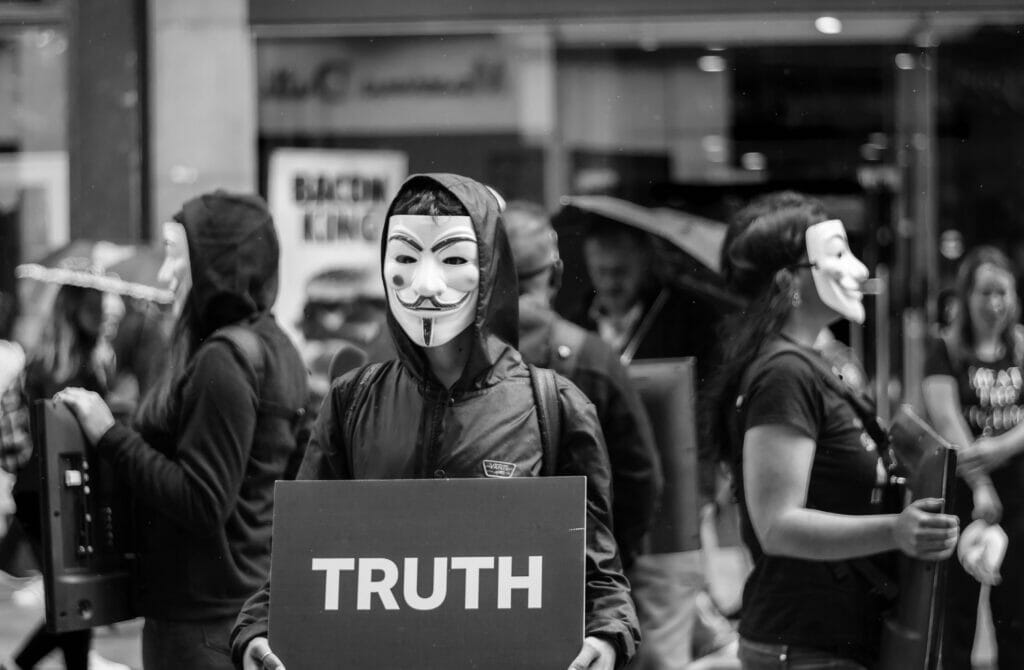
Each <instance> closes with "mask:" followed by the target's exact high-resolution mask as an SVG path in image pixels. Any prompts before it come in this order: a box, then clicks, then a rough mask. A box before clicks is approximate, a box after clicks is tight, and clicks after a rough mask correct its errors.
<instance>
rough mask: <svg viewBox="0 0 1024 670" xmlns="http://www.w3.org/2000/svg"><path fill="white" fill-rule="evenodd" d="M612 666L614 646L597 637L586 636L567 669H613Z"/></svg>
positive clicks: (613, 664)
mask: <svg viewBox="0 0 1024 670" xmlns="http://www.w3.org/2000/svg"><path fill="white" fill-rule="evenodd" d="M614 667H615V648H614V647H612V645H610V644H608V643H607V642H605V641H604V640H602V639H601V638H599V637H586V638H584V640H583V648H582V649H580V653H579V654H578V655H577V656H576V658H574V659H573V661H572V664H571V665H570V666H569V670H613V668H614Z"/></svg>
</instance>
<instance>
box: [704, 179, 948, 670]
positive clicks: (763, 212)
mask: <svg viewBox="0 0 1024 670" xmlns="http://www.w3.org/2000/svg"><path fill="white" fill-rule="evenodd" d="M723 255H724V258H723V260H724V262H723V267H724V270H725V274H726V277H727V279H728V281H729V284H730V285H731V287H732V288H733V290H735V291H736V292H737V293H739V294H741V295H743V296H744V297H746V299H747V300H748V304H747V306H746V308H745V309H743V310H740V311H739V313H737V314H736V315H735V316H734V317H733V318H732V319H731V321H729V322H727V323H726V324H725V327H724V331H723V332H724V333H725V335H726V336H725V344H724V356H723V360H724V361H725V363H724V364H723V366H722V367H721V368H720V372H719V376H718V377H717V379H716V381H715V383H714V386H713V390H712V396H711V404H710V408H709V409H710V411H711V416H710V418H711V419H712V423H713V432H714V433H715V436H716V438H717V441H716V444H722V445H728V446H729V449H728V451H727V453H726V454H724V456H725V457H726V458H728V460H729V461H730V462H731V464H732V466H733V470H734V474H735V481H736V482H737V493H738V498H739V501H740V509H741V514H742V534H743V539H744V542H745V543H746V544H747V546H748V547H749V548H750V550H751V553H752V556H753V559H754V569H753V571H752V572H751V574H750V576H749V578H748V580H747V583H746V585H745V588H744V594H743V610H742V612H743V615H742V619H741V621H740V635H741V640H740V659H741V661H742V663H743V667H744V668H745V669H747V670H755V669H756V670H760V669H762V668H764V669H767V668H779V667H788V668H846V669H855V668H866V667H870V666H871V665H872V664H873V663H874V662H875V661H876V659H877V655H878V645H879V640H880V635H881V630H882V618H881V615H882V603H880V602H878V601H877V600H876V596H874V595H873V594H872V589H873V584H872V582H871V580H870V579H869V578H868V577H867V572H868V568H867V567H866V566H867V565H871V566H874V565H875V563H876V562H877V560H878V558H877V557H878V555H879V554H882V553H884V552H889V551H892V550H896V549H898V550H901V551H903V552H904V553H906V554H908V555H910V556H914V557H916V558H922V559H928V560H939V559H943V558H946V557H947V556H949V555H950V553H952V551H953V550H954V548H955V544H956V538H957V526H956V519H955V517H952V516H948V515H944V514H938V513H936V511H937V510H938V509H939V506H940V501H938V500H931V499H928V500H922V501H918V502H916V503H914V504H913V505H911V506H909V507H907V508H906V509H904V510H903V511H902V512H901V513H900V514H882V513H880V511H881V509H880V501H881V493H882V487H883V486H884V485H885V482H886V469H885V466H884V463H883V461H882V458H881V453H880V450H879V449H878V447H877V444H876V440H875V439H873V438H872V435H871V434H869V430H870V431H871V432H873V433H875V435H876V436H877V437H878V439H883V436H882V435H881V434H880V432H879V431H876V430H874V427H876V426H877V423H876V422H874V421H873V417H870V416H867V415H866V414H867V412H864V411H863V410H862V408H861V406H860V403H859V402H855V400H854V398H855V396H854V395H853V394H852V393H847V392H846V387H843V385H842V384H843V383H842V382H841V381H840V380H839V379H838V378H836V377H831V378H830V377H826V375H832V372H831V370H830V368H829V367H828V366H826V365H823V364H822V362H821V360H820V354H818V352H817V351H815V350H814V349H813V348H812V346H813V344H814V342H815V340H816V338H817V337H818V334H819V333H820V332H821V330H822V329H824V328H826V327H827V326H828V325H829V324H830V323H832V322H834V321H836V320H838V319H840V318H846V319H850V320H852V321H856V322H861V321H863V319H864V306H863V305H862V303H861V290H860V287H861V284H862V283H863V282H864V280H865V279H867V269H866V268H865V267H864V265H863V264H862V263H861V262H860V261H859V260H858V259H857V258H856V257H855V256H854V255H853V253H852V252H851V251H850V248H849V243H848V240H847V236H846V231H845V228H844V226H843V224H842V222H841V221H838V220H836V219H830V218H829V217H828V215H827V214H826V213H825V211H824V209H823V207H822V205H821V203H819V202H818V201H816V200H813V199H810V198H807V197H805V196H802V195H799V194H797V193H792V192H786V193H780V194H773V195H770V196H764V197H762V198H761V199H759V200H756V201H755V202H753V203H752V204H751V205H749V206H748V207H747V208H746V209H745V210H743V211H741V212H740V213H739V215H738V216H737V217H736V220H735V221H734V222H733V224H732V226H731V228H730V230H729V234H728V236H727V239H726V246H725V247H724V250H723Z"/></svg>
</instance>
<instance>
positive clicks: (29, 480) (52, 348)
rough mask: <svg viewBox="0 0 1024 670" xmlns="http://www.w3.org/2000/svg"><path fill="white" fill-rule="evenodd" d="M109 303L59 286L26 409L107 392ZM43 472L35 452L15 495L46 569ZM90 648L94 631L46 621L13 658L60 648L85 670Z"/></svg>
mask: <svg viewBox="0 0 1024 670" xmlns="http://www.w3.org/2000/svg"><path fill="white" fill-rule="evenodd" d="M106 305H107V302H106V301H105V299H104V294H103V293H101V292H100V291H97V290H95V289H91V288H83V287H80V286H61V287H60V289H59V290H58V291H57V295H56V297H55V298H54V302H53V308H52V310H51V313H50V318H49V320H48V321H47V322H46V324H45V326H44V327H43V330H42V334H41V336H40V339H39V342H38V344H37V345H36V347H35V348H34V349H33V350H32V351H31V352H30V354H29V357H28V362H27V364H26V366H25V390H24V397H25V403H26V405H31V403H32V402H34V401H35V400H39V399H43V398H49V397H51V396H52V395H53V394H54V393H55V392H57V391H58V390H60V389H62V388H64V387H65V386H68V385H74V386H81V387H83V388H87V389H89V390H90V391H93V392H95V393H97V394H99V395H105V394H106V393H107V391H108V390H109V379H110V376H111V375H112V374H113V370H114V360H113V356H112V355H111V353H112V352H111V349H110V344H109V342H108V341H107V340H106V339H104V331H105V330H109V328H108V327H107V323H106V322H107V321H108V320H109V319H110V318H111V317H110V315H109V314H108V311H107V310H106V309H105V306H106ZM39 468H40V463H39V455H38V454H36V453H32V454H31V456H29V458H28V460H27V461H25V462H24V464H22V465H21V466H20V467H19V468H18V469H17V479H16V480H15V485H14V491H13V495H14V503H15V505H16V509H17V512H16V514H17V519H18V522H19V524H20V525H21V529H22V530H23V531H24V534H25V537H27V538H28V540H29V544H30V546H31V547H32V552H33V553H34V554H35V558H36V562H37V564H38V565H39V566H43V565H45V561H44V560H43V555H42V527H41V525H40V510H41V504H42V503H41V495H42V492H41V490H40V483H39V479H40V472H39ZM91 644H92V630H91V629H85V630H80V631H73V632H69V633H50V632H48V631H47V630H46V628H45V623H42V624H40V625H39V627H38V628H37V629H36V631H35V632H34V633H33V634H32V635H31V636H30V637H29V639H28V640H26V641H25V643H24V644H23V645H22V647H21V649H20V650H19V651H18V652H17V653H15V654H14V656H13V658H12V660H13V663H14V664H15V666H16V667H18V668H24V669H26V670H27V669H28V668H34V667H36V664H37V663H39V662H40V661H41V660H42V659H43V658H44V657H46V656H47V655H48V654H49V653H50V652H51V651H53V650H54V649H58V648H59V649H60V650H61V652H62V653H63V655H64V664H65V665H66V666H67V667H68V668H69V670H76V669H78V670H86V668H87V667H90V663H89V656H90V652H89V648H90V646H91ZM93 660H94V662H93V663H92V666H99V665H100V664H101V663H103V662H105V660H100V659H99V658H98V657H95V656H94V659H93ZM0 667H2V665H0ZM117 667H119V668H120V667H124V666H121V665H117Z"/></svg>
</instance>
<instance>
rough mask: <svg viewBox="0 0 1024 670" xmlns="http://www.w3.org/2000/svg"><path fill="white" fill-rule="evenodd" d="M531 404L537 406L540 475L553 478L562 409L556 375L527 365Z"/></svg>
mask: <svg viewBox="0 0 1024 670" xmlns="http://www.w3.org/2000/svg"><path fill="white" fill-rule="evenodd" d="M527 367H528V368H529V370H530V385H531V386H532V387H533V402H534V404H535V405H536V406H537V421H538V422H539V423H540V443H541V450H542V452H543V456H542V462H541V475H542V476H544V477H551V476H553V475H554V474H555V473H556V471H557V469H558V446H559V441H560V440H561V438H562V407H561V402H560V400H559V398H558V380H557V379H556V377H555V375H556V373H555V372H554V371H553V370H549V369H547V368H539V367H537V366H536V365H528V366H527Z"/></svg>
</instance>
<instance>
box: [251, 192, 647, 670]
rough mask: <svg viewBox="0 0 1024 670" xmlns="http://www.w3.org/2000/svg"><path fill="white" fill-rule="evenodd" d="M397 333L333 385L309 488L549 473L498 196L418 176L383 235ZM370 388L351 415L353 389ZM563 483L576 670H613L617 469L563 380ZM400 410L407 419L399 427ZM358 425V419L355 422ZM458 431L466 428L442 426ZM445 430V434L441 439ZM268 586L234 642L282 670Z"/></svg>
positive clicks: (629, 649) (622, 632) (633, 630)
mask: <svg viewBox="0 0 1024 670" xmlns="http://www.w3.org/2000/svg"><path fill="white" fill-rule="evenodd" d="M382 244H383V248H382V257H383V263H382V275H383V279H384V284H385V287H386V295H387V300H388V325H389V328H390V330H391V334H392V337H393V338H394V340H395V347H396V349H397V351H398V358H397V359H396V360H391V361H387V362H384V363H382V364H380V365H379V366H378V367H375V368H372V369H371V372H370V373H369V374H368V378H367V379H362V378H361V376H362V375H363V374H364V373H366V370H365V369H364V368H359V369H357V370H353V371H352V372H350V373H348V374H346V375H344V376H342V377H341V378H339V379H338V380H336V381H335V382H334V384H333V385H332V387H331V389H330V392H329V394H328V396H327V397H326V399H325V400H324V404H323V405H322V407H321V410H320V414H319V415H318V417H317V422H316V425H315V426H314V429H313V435H312V438H311V440H310V443H309V446H308V448H307V451H306V457H305V460H304V461H303V464H302V467H301V469H300V472H299V477H300V478H304V479H370V478H372V479H385V478H386V479H395V478H422V477H442V478H443V477H483V476H488V474H492V475H493V474H495V473H493V472H492V471H491V469H490V468H488V467H487V461H489V460H490V461H493V460H497V461H501V462H502V463H504V464H507V465H511V466H512V467H511V468H504V469H503V473H506V474H511V475H512V476H536V475H539V474H540V468H541V463H542V457H543V451H542V446H541V445H542V443H541V438H540V424H539V422H538V419H537V408H536V405H535V402H534V398H533V393H532V390H531V383H530V379H529V374H530V373H529V370H528V368H527V367H526V364H525V363H523V360H522V357H521V356H520V354H519V352H518V351H516V349H515V344H516V343H517V340H518V290H517V287H516V276H515V268H514V266H513V262H512V255H511V253H510V250H509V246H508V241H507V240H506V237H505V230H504V227H503V226H502V223H501V215H500V205H499V202H498V199H497V198H496V196H495V194H494V193H493V192H492V191H490V190H489V189H487V188H486V187H484V186H483V185H481V184H479V183H477V182H475V181H473V180H471V179H467V178H465V177H460V176H457V175H450V174H433V175H416V176H413V177H410V178H409V179H408V180H407V181H406V182H405V184H403V186H402V187H401V189H399V192H398V195H397V196H396V197H395V200H394V201H393V202H392V204H391V207H390V208H389V210H388V218H387V223H386V226H385V229H384V235H383V241H382ZM355 383H365V384H366V386H365V393H361V394H360V398H361V400H360V401H359V402H357V403H355V404H354V405H353V406H351V407H349V406H348V403H347V402H346V400H347V399H348V398H350V397H351V387H352V385H353V384H355ZM557 385H558V393H559V401H560V406H561V408H562V416H561V423H562V438H561V440H560V444H559V447H558V453H559V459H558V468H557V472H558V474H561V475H585V476H587V480H588V485H587V541H586V590H585V592H586V613H585V628H586V631H585V636H586V637H585V640H584V643H583V647H582V649H581V651H580V653H579V655H578V656H577V657H576V658H575V659H565V663H566V665H567V666H569V665H570V663H571V667H572V668H577V669H583V668H595V669H601V670H609V669H610V668H612V667H613V666H615V665H622V664H625V663H626V662H628V661H629V659H630V658H631V657H632V656H633V653H634V651H635V649H636V645H637V642H638V640H639V631H638V629H637V623H636V613H635V611H634V608H633V603H632V601H631V599H630V597H629V586H628V583H627V582H626V580H625V578H624V577H623V576H622V571H621V565H620V562H619V557H618V552H617V550H616V545H615V540H614V538H613V536H612V533H611V531H610V530H609V528H610V526H611V519H610V513H609V512H610V502H609V477H610V474H609V465H608V457H607V453H606V451H605V446H604V440H603V437H602V435H601V427H600V424H599V423H598V420H597V416H596V414H595V413H594V409H593V405H592V404H591V403H590V402H589V401H588V400H587V399H586V398H585V397H584V396H583V394H582V393H581V392H580V391H579V390H578V389H577V388H576V387H575V386H574V385H572V384H571V383H570V382H568V381H567V380H565V379H564V378H562V377H558V380H557ZM396 408H401V410H402V413H403V415H404V416H406V417H409V418H410V420H408V421H396V420H395V416H394V411H395V409H396ZM348 419H351V420H348ZM449 426H457V427H458V430H446V429H445V427H449ZM438 427H441V428H440V429H439V428H438ZM270 592H271V586H270V584H269V583H268V584H266V585H265V586H264V587H263V588H262V589H261V590H260V591H259V592H257V593H256V594H254V595H253V597H252V598H251V599H250V600H249V602H247V603H246V605H245V608H244V609H243V610H242V612H241V614H240V615H239V618H238V623H237V625H236V627H235V630H234V632H233V633H232V653H233V655H234V657H235V660H236V663H238V664H239V667H243V668H245V669H247V670H248V669H271V668H282V667H284V666H283V664H282V663H281V660H280V659H278V658H277V656H276V655H275V654H274V653H273V652H272V651H271V650H270V647H269V645H268V643H267V639H266V635H267V630H268V627H267V619H268V610H269V605H270Z"/></svg>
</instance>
